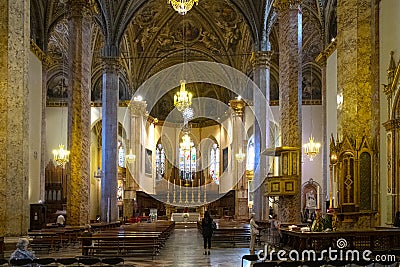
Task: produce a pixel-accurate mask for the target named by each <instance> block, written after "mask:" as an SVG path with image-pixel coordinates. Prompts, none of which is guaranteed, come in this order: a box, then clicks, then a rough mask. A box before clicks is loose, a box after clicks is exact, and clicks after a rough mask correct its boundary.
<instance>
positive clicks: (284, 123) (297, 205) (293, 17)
mask: <svg viewBox="0 0 400 267" xmlns="http://www.w3.org/2000/svg"><path fill="white" fill-rule="evenodd" d="M301 2H302V1H301V0H276V1H275V3H274V6H275V7H276V8H277V10H278V20H279V44H280V46H279V109H280V114H281V133H282V146H290V147H298V148H301V146H302V139H301V132H302V123H301V116H302V115H301V108H302V91H301V90H302V88H301V81H302V75H301V55H302V53H301V50H302V14H301V8H300V4H301ZM298 166H299V177H298V183H297V190H296V193H295V195H294V196H288V197H286V196H283V197H280V199H279V204H280V205H279V207H280V208H279V214H278V218H279V220H281V221H283V222H290V223H298V222H300V209H301V198H300V194H301V157H299V162H298Z"/></svg>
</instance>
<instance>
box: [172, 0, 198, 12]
mask: <svg viewBox="0 0 400 267" xmlns="http://www.w3.org/2000/svg"><path fill="white" fill-rule="evenodd" d="M168 4H171V5H172V7H173V8H174V10H175V11H176V12H178V13H179V14H180V15H186V13H187V12H188V11H189V10H191V9H192V7H193V5H194V4H196V5H197V4H199V0H168Z"/></svg>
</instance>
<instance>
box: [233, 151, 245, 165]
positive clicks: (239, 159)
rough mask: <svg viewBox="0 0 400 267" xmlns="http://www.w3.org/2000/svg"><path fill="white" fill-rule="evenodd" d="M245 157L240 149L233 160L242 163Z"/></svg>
mask: <svg viewBox="0 0 400 267" xmlns="http://www.w3.org/2000/svg"><path fill="white" fill-rule="evenodd" d="M245 157H246V154H244V153H243V152H242V150H241V149H239V153H236V154H235V158H236V160H237V161H238V162H240V163H241V162H243V160H244V158H245Z"/></svg>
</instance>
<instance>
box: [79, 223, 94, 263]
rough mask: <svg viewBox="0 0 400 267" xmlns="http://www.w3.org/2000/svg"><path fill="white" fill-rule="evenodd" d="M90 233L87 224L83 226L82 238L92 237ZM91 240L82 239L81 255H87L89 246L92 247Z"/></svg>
mask: <svg viewBox="0 0 400 267" xmlns="http://www.w3.org/2000/svg"><path fill="white" fill-rule="evenodd" d="M92 235H93V234H92V231H91V227H90V225H89V224H86V225H85V231H83V233H82V234H81V236H82V237H92ZM92 244H93V243H92V240H91V239H89V238H84V239H82V255H84V256H87V255H89V248H88V247H89V246H92Z"/></svg>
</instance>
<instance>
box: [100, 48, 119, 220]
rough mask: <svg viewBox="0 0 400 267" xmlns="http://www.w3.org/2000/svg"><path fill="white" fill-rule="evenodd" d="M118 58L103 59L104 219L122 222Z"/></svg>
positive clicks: (102, 196) (102, 197) (110, 56)
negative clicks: (119, 184) (120, 211)
mask: <svg viewBox="0 0 400 267" xmlns="http://www.w3.org/2000/svg"><path fill="white" fill-rule="evenodd" d="M118 69H119V61H118V59H117V58H116V57H115V56H113V55H110V54H108V53H106V54H105V55H104V57H103V89H102V91H103V94H102V143H103V146H102V158H103V162H102V165H103V166H102V168H103V171H104V174H103V177H102V180H101V219H102V221H107V222H115V221H117V220H118V206H117V190H118V143H117V142H118V93H119V83H118V80H119V79H118Z"/></svg>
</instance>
